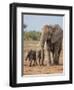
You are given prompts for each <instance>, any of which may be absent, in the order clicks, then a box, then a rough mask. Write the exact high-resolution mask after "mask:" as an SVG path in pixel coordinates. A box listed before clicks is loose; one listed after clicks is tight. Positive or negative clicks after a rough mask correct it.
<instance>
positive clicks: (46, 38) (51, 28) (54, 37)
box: [40, 24, 63, 65]
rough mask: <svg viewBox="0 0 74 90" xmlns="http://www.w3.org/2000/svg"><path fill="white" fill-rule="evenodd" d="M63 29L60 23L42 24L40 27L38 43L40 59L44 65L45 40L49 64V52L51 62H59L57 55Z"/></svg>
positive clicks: (58, 54)
mask: <svg viewBox="0 0 74 90" xmlns="http://www.w3.org/2000/svg"><path fill="white" fill-rule="evenodd" d="M62 40H63V30H62V28H61V27H60V25H58V24H56V25H44V26H43V28H42V33H41V38H40V45H41V61H42V65H44V56H43V55H44V54H43V53H44V44H45V42H46V47H47V52H48V59H49V64H50V65H51V64H52V63H51V54H52V57H53V64H56V65H58V64H59V57H60V53H61V50H62Z"/></svg>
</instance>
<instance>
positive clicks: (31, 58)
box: [26, 50, 37, 67]
mask: <svg viewBox="0 0 74 90" xmlns="http://www.w3.org/2000/svg"><path fill="white" fill-rule="evenodd" d="M27 59H29V61H30V65H29V66H30V67H31V66H32V61H34V63H33V65H37V61H36V51H35V50H30V51H29V52H28V54H27V57H26V60H27Z"/></svg>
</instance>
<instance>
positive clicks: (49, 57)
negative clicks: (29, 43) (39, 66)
mask: <svg viewBox="0 0 74 90" xmlns="http://www.w3.org/2000/svg"><path fill="white" fill-rule="evenodd" d="M47 53H48V60H49V65H50V64H51V53H50V50H49V49H47Z"/></svg>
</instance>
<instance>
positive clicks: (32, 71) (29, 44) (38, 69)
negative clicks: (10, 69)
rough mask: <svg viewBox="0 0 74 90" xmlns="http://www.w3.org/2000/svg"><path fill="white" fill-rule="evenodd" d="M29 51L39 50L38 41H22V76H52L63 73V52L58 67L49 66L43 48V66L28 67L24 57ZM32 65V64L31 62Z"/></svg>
mask: <svg viewBox="0 0 74 90" xmlns="http://www.w3.org/2000/svg"><path fill="white" fill-rule="evenodd" d="M30 49H33V50H39V49H40V45H39V41H24V51H23V75H36V74H53V73H62V72H63V50H62V52H61V55H60V59H59V63H60V64H59V65H49V63H48V56H47V52H46V47H45V60H44V66H40V65H36V66H31V67H30V66H29V63H30V62H29V60H27V61H25V57H26V55H27V53H28V51H29V50H30ZM32 63H33V62H32Z"/></svg>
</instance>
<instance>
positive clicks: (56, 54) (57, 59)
mask: <svg viewBox="0 0 74 90" xmlns="http://www.w3.org/2000/svg"><path fill="white" fill-rule="evenodd" d="M54 64H56V65H58V64H59V54H58V52H55V56H54Z"/></svg>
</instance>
